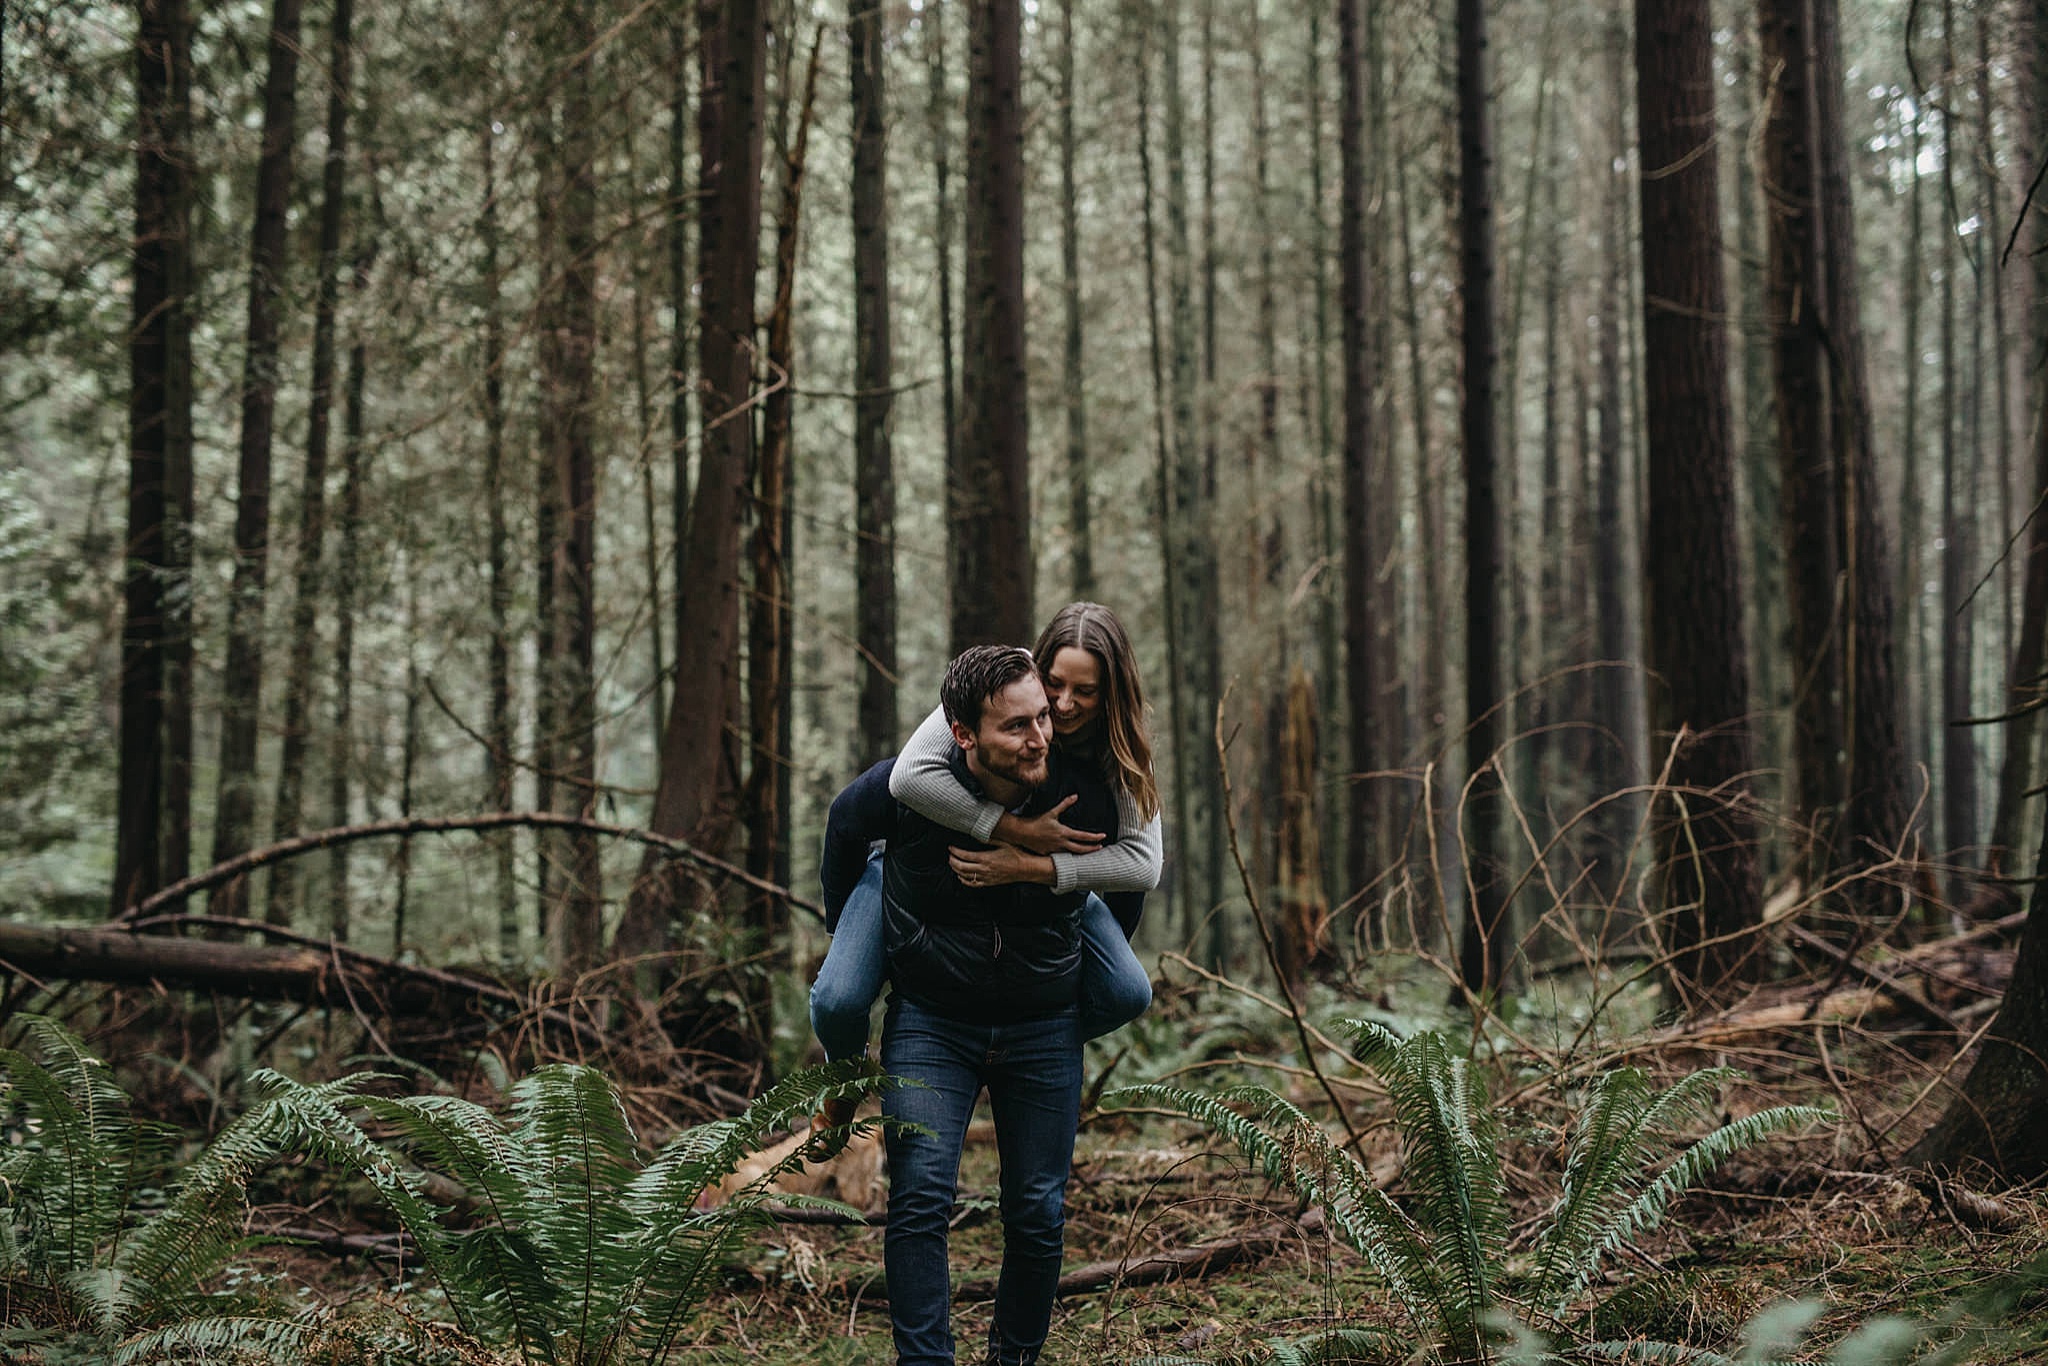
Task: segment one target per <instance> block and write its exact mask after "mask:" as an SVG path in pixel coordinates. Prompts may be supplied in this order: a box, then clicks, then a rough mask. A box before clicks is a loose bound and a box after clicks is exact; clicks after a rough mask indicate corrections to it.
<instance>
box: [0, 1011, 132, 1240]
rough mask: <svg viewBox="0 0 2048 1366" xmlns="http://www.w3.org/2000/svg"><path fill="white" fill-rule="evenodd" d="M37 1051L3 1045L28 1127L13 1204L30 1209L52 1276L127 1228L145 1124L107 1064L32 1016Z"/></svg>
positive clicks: (24, 1225)
mask: <svg viewBox="0 0 2048 1366" xmlns="http://www.w3.org/2000/svg"><path fill="white" fill-rule="evenodd" d="M23 1019H24V1021H25V1023H26V1025H27V1030H28V1034H29V1036H30V1038H31V1039H32V1040H33V1041H34V1043H35V1047H36V1052H37V1054H38V1055H39V1056H38V1058H35V1059H31V1058H30V1057H28V1056H27V1055H26V1054H24V1053H22V1052H21V1051H19V1050H17V1049H12V1048H8V1049H0V1071H4V1072H5V1074H6V1079H7V1083H8V1086H7V1089H8V1092H9V1093H10V1094H9V1099H10V1101H11V1102H12V1103H13V1104H14V1105H16V1106H18V1107H19V1109H20V1122H21V1125H22V1128H23V1129H24V1131H25V1132H26V1141H25V1142H24V1144H23V1145H22V1146H23V1150H24V1151H23V1153H22V1155H21V1156H20V1157H19V1158H18V1159H17V1160H16V1161H14V1162H13V1163H11V1164H10V1165H11V1168H12V1169H11V1170H10V1171H9V1173H8V1175H9V1178H10V1182H9V1190H8V1196H7V1199H8V1203H9V1205H10V1206H12V1207H14V1208H15V1209H16V1210H18V1211H19V1212H20V1214H21V1216H22V1218H21V1220H20V1221H19V1225H18V1227H20V1228H21V1231H22V1232H23V1233H24V1234H26V1235H27V1237H26V1239H25V1241H26V1243H27V1245H28V1247H29V1248H30V1249H32V1251H31V1252H30V1254H29V1260H31V1261H46V1262H47V1264H48V1265H47V1270H48V1272H49V1274H50V1275H51V1276H52V1278H56V1277H61V1276H63V1275H65V1274H67V1273H69V1272H72V1271H76V1270H80V1269H82V1268H85V1267H89V1266H91V1265H93V1264H94V1263H95V1261H96V1260H97V1259H98V1256H99V1254H100V1252H101V1249H103V1248H104V1247H106V1246H107V1245H108V1244H110V1243H111V1242H113V1240H114V1239H115V1237H116V1235H117V1234H118V1233H119V1231H120V1227H121V1220H122V1216H123V1214H124V1213H125V1211H126V1209H127V1206H128V1199H129V1194H130V1191H131V1189H132V1180H133V1174H134V1170H135V1167H136V1164H137V1161H138V1158H139V1156H140V1153H139V1149H140V1148H141V1147H142V1145H143V1143H144V1141H145V1131H144V1130H143V1128H142V1127H141V1126H137V1125H136V1124H135V1123H134V1122H133V1121H132V1120H131V1119H130V1117H129V1113H128V1098H127V1096H126V1095H124V1094H123V1093H122V1091H121V1088H120V1087H119V1086H118V1085H117V1084H116V1083H115V1081H114V1079H113V1077H112V1075H111V1073H110V1072H109V1070H108V1068H107V1066H106V1064H105V1063H103V1062H101V1061H100V1060H99V1059H98V1058H95V1057H94V1056H93V1055H92V1054H91V1053H89V1052H87V1051H86V1048H85V1045H84V1044H83V1043H81V1042H80V1041H79V1039H78V1037H77V1036H76V1035H74V1034H73V1033H71V1031H70V1030H68V1029H66V1028H64V1026H63V1025H61V1024H59V1023H57V1022H56V1021H55V1020H52V1019H49V1018H47V1017H46V1016H41V1015H26V1016H24V1017H23Z"/></svg>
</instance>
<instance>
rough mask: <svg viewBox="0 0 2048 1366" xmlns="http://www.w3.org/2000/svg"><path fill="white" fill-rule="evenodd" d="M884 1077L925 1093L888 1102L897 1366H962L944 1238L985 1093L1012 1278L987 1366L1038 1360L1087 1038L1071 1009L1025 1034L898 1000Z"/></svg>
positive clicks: (885, 1255)
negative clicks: (971, 1124)
mask: <svg viewBox="0 0 2048 1366" xmlns="http://www.w3.org/2000/svg"><path fill="white" fill-rule="evenodd" d="M882 1066H883V1068H884V1069H885V1070H887V1071H888V1072H889V1073H890V1075H892V1076H898V1077H904V1078H908V1079H909V1080H910V1081H912V1082H914V1083H917V1084H915V1085H911V1086H899V1087H896V1088H894V1089H892V1090H890V1091H887V1092H885V1093H884V1094H883V1096H882V1113H883V1114H884V1115H886V1116H888V1117H889V1118H890V1119H892V1120H898V1121H905V1122H908V1123H912V1124H918V1125H922V1126H923V1127H924V1128H925V1129H927V1130H929V1131H930V1132H929V1133H908V1132H905V1130H904V1129H903V1128H902V1127H900V1126H899V1125H891V1126H890V1127H889V1129H888V1131H887V1133H888V1138H887V1142H888V1149H889V1232H888V1237H887V1238H886V1240H885V1241H884V1242H883V1244H882V1261H883V1266H884V1269H885V1270H886V1272H887V1276H888V1283H889V1319H890V1322H891V1324H892V1326H893V1327H894V1329H895V1337H896V1362H897V1366H952V1361H953V1324H952V1303H953V1295H952V1279H951V1270H950V1267H949V1265H948V1263H947V1246H946V1234H947V1228H948V1225H949V1223H950V1221H951V1219H952V1216H953V1198H954V1194H955V1191H956V1188H957V1187H958V1185H959V1179H960V1149H961V1146H962V1144H963V1143H964V1142H965V1140H966V1137H967V1121H968V1118H969V1117H970V1116H971V1115H972V1114H973V1113H974V1100H975V1097H976V1095H977V1094H979V1093H980V1091H981V1088H982V1087H984V1086H986V1087H987V1088H988V1101H989V1109H990V1111H991V1112H992V1114H993V1116H994V1119H995V1128H996V1153H997V1156H998V1157H999V1158H1000V1159H1001V1161H1002V1165H1003V1172H1002V1214H1003V1270H1002V1274H1001V1276H1000V1277H998V1279H997V1281H996V1303H995V1318H994V1320H993V1321H992V1322H991V1323H990V1325H989V1334H988V1351H989V1356H988V1359H989V1360H990V1361H993V1362H997V1363H1000V1364H1001V1366H1030V1364H1031V1363H1032V1362H1035V1361H1037V1360H1038V1353H1039V1351H1040V1349H1041V1348H1043V1347H1044V1345H1045V1335H1046V1330H1047V1328H1048V1326H1049V1325H1050V1323H1051V1321H1052V1301H1053V1295H1054V1293H1055V1292H1056V1291H1057V1290H1058V1288H1059V1279H1060V1255H1061V1252H1062V1249H1063V1241H1064V1237H1065V1232H1066V1219H1067V1214H1066V1190H1067V1171H1068V1168H1069V1167H1070V1166H1071V1165H1072V1163H1073V1158H1074V1128H1075V1125H1076V1124H1077V1123H1078V1122H1079V1118H1080V1109H1081V1039H1080V1035H1079V1034H1078V1033H1077V1032H1076V1028H1075V1017H1074V1014H1073V1012H1071V1011H1068V1012H1065V1013H1062V1014H1059V1015H1049V1016H1041V1017H1039V1018H1038V1019H1034V1020H1024V1021H1020V1022H1018V1023H1016V1024H1005V1025H972V1024H966V1023H963V1022H962V1021H959V1020H954V1019H952V1018H950V1017H948V1016H944V1015H939V1014H936V1013H934V1012H932V1011H929V1010H925V1009H923V1008H922V1007H920V1006H918V1005H916V1004H915V1003H913V1002H911V1001H907V1000H905V999H904V998H903V997H901V996H898V997H896V998H894V999H893V1000H891V1001H890V1003H889V1013H888V1018H887V1022H886V1023H885V1024H884V1025H883V1027H882Z"/></svg>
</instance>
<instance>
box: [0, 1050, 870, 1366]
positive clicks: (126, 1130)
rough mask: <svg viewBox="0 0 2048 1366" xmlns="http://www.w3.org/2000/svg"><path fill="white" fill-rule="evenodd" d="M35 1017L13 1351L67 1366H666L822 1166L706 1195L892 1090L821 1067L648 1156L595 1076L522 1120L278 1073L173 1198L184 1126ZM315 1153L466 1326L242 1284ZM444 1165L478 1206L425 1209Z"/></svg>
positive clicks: (0, 1171)
mask: <svg viewBox="0 0 2048 1366" xmlns="http://www.w3.org/2000/svg"><path fill="white" fill-rule="evenodd" d="M22 1018H24V1020H25V1026H26V1033H27V1036H28V1040H29V1041H30V1044H31V1046H32V1048H33V1050H34V1053H35V1056H30V1054H29V1053H28V1052H24V1051H22V1050H21V1049H15V1048H0V1079H4V1091H0V1122H4V1126H5V1130H6V1133H5V1137H6V1139H7V1140H8V1142H7V1143H6V1145H5V1146H4V1147H0V1295H4V1306H0V1352H4V1351H5V1350H6V1349H10V1348H22V1349H32V1350H33V1351H34V1353H35V1358H34V1359H37V1360H40V1361H43V1362H46V1363H52V1366H54V1363H58V1362H69V1361H79V1362H85V1361H91V1362H105V1361H110V1360H111V1361H114V1362H117V1363H131V1362H132V1363H143V1362H173V1361H176V1362H222V1361H241V1360H249V1361H282V1362H293V1363H298V1362H305V1361H311V1360H319V1361H328V1362H336V1363H342V1362H365V1363H368V1362H406V1363H430V1362H446V1363H474V1362H487V1361H491V1362H502V1361H506V1360H515V1361H520V1362H548V1363H564V1364H565V1366H604V1364H605V1363H610V1362H616V1361H621V1360H627V1359H632V1360H640V1359H643V1356H644V1359H648V1360H655V1361H659V1360H663V1359H665V1358H666V1357H667V1356H668V1355H669V1353H670V1351H671V1349H672V1348H673V1345H674V1342H675V1338H676V1335H677V1334H678V1332H679V1331H680V1330H681V1329H682V1327H683V1326H684V1324H685V1323H686V1322H687V1321H688V1320H689V1318H690V1316H691V1314H692V1313H693V1312H694V1311H695V1310H696V1309H697V1307H698V1306H699V1305H700V1304H701V1303H702V1301H703V1299H704V1296H705V1295H706V1294H707V1293H708V1292H709V1291H710V1289H711V1288H712V1287H713V1285H714V1284H715V1281H716V1278H717V1277H718V1275H719V1273H720V1271H721V1270H722V1268H723V1266H724V1264H725V1262H726V1260H727V1258H728V1257H729V1255H730V1254H731V1253H732V1252H733V1251H734V1250H735V1249H736V1248H737V1247H738V1245H739V1244H740V1243H741V1242H742V1241H743V1240H744V1239H745V1238H746V1237H747V1236H748V1235H749V1234H750V1233H751V1232H752V1231H753V1230H755V1229H757V1228H759V1227H760V1226H762V1225H763V1224H765V1223H766V1222H767V1221H768V1217H769V1216H768V1214H767V1212H766V1210H765V1209H764V1208H763V1206H764V1202H765V1200H766V1198H767V1193H766V1191H767V1186H768V1184H769V1182H771V1181H773V1180H774V1178H775V1177H776V1176H778V1175H780V1174H781V1173H782V1171H784V1170H786V1169H788V1168H790V1167H793V1166H795V1165H797V1164H798V1163H800V1162H801V1160H802V1159H801V1157H800V1156H793V1157H792V1158H791V1159H789V1160H788V1161H787V1162H785V1163H783V1164H782V1165H781V1166H779V1167H776V1168H772V1169H770V1170H768V1171H766V1172H764V1173H762V1174H761V1175H760V1176H759V1177H758V1178H756V1179H755V1180H754V1181H753V1182H751V1183H750V1184H748V1185H747V1186H746V1187H744V1188H743V1189H741V1190H740V1191H738V1192H737V1193H736V1194H734V1195H733V1196H732V1197H731V1198H730V1199H728V1200H727V1201H726V1202H725V1203H723V1204H721V1205H719V1206H717V1207H716V1208H707V1209H701V1210H700V1209H698V1208H697V1207H696V1206H697V1201H698V1198H699V1197H700V1196H701V1195H703V1194H704V1192H705V1191H706V1190H707V1189H709V1188H710V1187H712V1186H714V1185H716V1184H717V1183H718V1182H720V1181H721V1180H722V1179H723V1178H724V1177H726V1176H727V1175H729V1174H730V1173H731V1172H732V1171H733V1170H734V1169H735V1168H736V1167H738V1165H739V1164H740V1163H741V1161H743V1160H744V1159H745V1158H747V1157H748V1156H750V1155H751V1154H752V1153H754V1152H755V1151H756V1150H757V1149H758V1148H759V1147H760V1146H761V1144H762V1140H763V1139H764V1138H765V1137H766V1136H768V1135H769V1134H771V1133H773V1132H775V1131H776V1130H778V1129H780V1128H782V1127H784V1126H786V1125H787V1124H788V1123H789V1122H790V1121H791V1120H792V1119H793V1118H795V1117H797V1116H800V1115H806V1114H808V1113H809V1112H810V1111H811V1110H812V1109H813V1108H815V1107H816V1106H817V1104H818V1103H819V1102H820V1101H821V1100H822V1099H824V1098H825V1097H828V1096H829V1097H844V1098H853V1097H858V1096H861V1095H864V1094H866V1093H868V1092H870V1091H873V1090H875V1089H876V1088H877V1087H878V1086H879V1085H881V1084H882V1079H881V1077H880V1074H879V1072H878V1070H877V1069H875V1068H874V1066H873V1065H872V1064H868V1063H862V1062H847V1063H839V1064H832V1065H829V1066H825V1067H818V1068H813V1069H810V1070H808V1071H805V1072H800V1073H797V1074H795V1075H793V1076H791V1077H790V1078H788V1079H787V1080H786V1081H783V1082H782V1083H780V1084H779V1085H777V1086H775V1087H773V1088H771V1089H770V1090H769V1091H768V1092H766V1093H765V1094H763V1095H762V1096H761V1097H760V1098H759V1099H757V1100H755V1101H754V1102H753V1103H752V1104H751V1105H749V1106H748V1107H747V1109H746V1110H745V1111H744V1112H742V1113H741V1114H740V1115H738V1116H735V1117H734V1118H731V1119H726V1120H720V1121H717V1122H714V1123H710V1124H704V1125H699V1126H697V1127H696V1128H693V1129H689V1130H686V1131H685V1132H683V1133H681V1134H679V1135H677V1136H676V1137H675V1138H674V1139H673V1140H671V1141H670V1142H668V1143H667V1144H665V1145H664V1146H663V1147H662V1148H661V1149H660V1151H659V1152H657V1153H655V1154H654V1156H653V1157H652V1158H651V1159H647V1160H645V1161H643V1160H642V1158H641V1155H640V1154H641V1149H640V1145H639V1142H638V1139H637V1138H636V1136H635V1134H634V1132H633V1129H632V1126H631V1124H630V1123H629V1122H628V1120H627V1117H626V1112H625V1108H624V1106H623V1104H622V1103H621V1101H620V1097H619V1094H618V1092H617V1090H616V1089H615V1088H614V1087H613V1086H612V1084H611V1083H610V1082H609V1081H608V1080H607V1079H606V1078H605V1077H604V1076H603V1075H602V1074H600V1073H598V1072H596V1071H595V1070H593V1069H591V1068H587V1067H579V1066H569V1065H558V1066H549V1067H543V1068H540V1069H538V1070H537V1071H535V1072H534V1073H533V1074H531V1075H530V1076H528V1077H526V1078H524V1079H523V1080H521V1081H520V1082H518V1083H517V1084H516V1085H514V1086H513V1087H512V1090H511V1094H510V1105H509V1106H508V1108H507V1110H506V1111H505V1112H504V1113H502V1114H500V1113H497V1112H494V1111H492V1110H489V1109H487V1108H485V1107H483V1106H481V1105H477V1104H475V1103H473V1102H470V1101H467V1100H462V1099H459V1098H456V1097H453V1096H440V1095H427V1096H409V1097H391V1096H387V1095H380V1094H375V1093H374V1092H373V1090H372V1088H374V1087H378V1086H381V1085H383V1084H385V1083H386V1082H388V1080H389V1079H388V1078H384V1077H380V1076H377V1075H375V1074H361V1075H356V1076H350V1077H344V1078H341V1079H339V1080H336V1081H331V1082H326V1083H322V1084H319V1085H307V1084H304V1083H301V1082H296V1081H293V1080H291V1079H290V1078H287V1077H284V1076H281V1075H279V1074H277V1073H275V1072H270V1071H267V1070H266V1071H259V1072H257V1073H255V1074H253V1075H252V1077H251V1078H250V1086H249V1091H250V1094H252V1095H253V1096H254V1102H253V1103H252V1104H251V1105H250V1107H249V1108H248V1109H247V1110H246V1111H245V1112H244V1113H243V1114H242V1115H240V1116H239V1117H238V1118H236V1119H235V1120H234V1121H233V1122H232V1123H231V1124H229V1125H228V1126H227V1127H226V1128H225V1129H223V1130H222V1131H221V1132H220V1134H219V1135H217V1136H216V1137H215V1138H214V1139H213V1140H212V1141H211V1142H210V1143H208V1144H207V1145H206V1146H205V1147H204V1148H203V1149H201V1150H200V1151H199V1153H198V1154H197V1155H196V1156H194V1157H193V1158H192V1159H191V1160H190V1161H189V1162H187V1163H186V1164H185V1165H184V1167H183V1169H182V1171H180V1172H179V1173H178V1174H177V1178H176V1180H175V1182H174V1183H173V1182H169V1181H167V1180H166V1172H167V1170H168V1168H169V1165H170V1154H171V1152H172V1150H173V1144H174V1135H173V1134H171V1133H170V1132H169V1131H168V1130H166V1129H164V1128H163V1127H161V1126H157V1125H152V1124H148V1123H144V1122H141V1121H138V1120H137V1119H136V1118H135V1117H134V1116H133V1115H132V1114H131V1112H130V1108H129V1105H128V1101H127V1097H126V1095H125V1094H124V1093H123V1092H122V1090H121V1088H120V1087H119V1086H118V1085H117V1084H116V1083H115V1081H114V1080H113V1078H112V1076H111V1074H110V1072H109V1070H108V1068H107V1067H106V1065H105V1064H104V1063H103V1062H101V1061H100V1060H99V1059H97V1058H95V1057H93V1056H92V1055H91V1054H90V1053H89V1052H88V1051H87V1050H86V1049H85V1048H84V1046H83V1045H82V1044H81V1043H80V1041H79V1040H78V1039H77V1038H76V1037H75V1036H74V1035H72V1034H71V1033H70V1032H69V1031H68V1030H66V1029H64V1028H63V1027H62V1026H61V1025H59V1024H57V1023H56V1022H54V1021H52V1020H48V1019H45V1018H41V1017H22ZM877 1122H878V1121H872V1120H868V1121H861V1122H860V1123H859V1125H857V1126H856V1127H872V1126H873V1125H874V1124H875V1123H877ZM303 1159H311V1160H313V1161H314V1162H317V1163H320V1164H323V1165H325V1166H326V1167H328V1168H330V1169H333V1170H334V1171H336V1172H339V1173H346V1174H349V1175H352V1176H355V1177H359V1178H361V1179H362V1180H364V1181H366V1182H367V1183H368V1185H369V1186H370V1187H371V1188H372V1189H373V1190H374V1191H375V1192H376V1195H377V1197H378V1198H379V1199H380V1200H381V1201H382V1202H383V1203H384V1204H385V1205H386V1206H387V1207H388V1208H389V1209H390V1211H391V1212H392V1214H393V1215H394V1216H395V1218H396V1219H397V1222H398V1224H399V1226H400V1228H401V1229H402V1230H403V1233H404V1237H405V1239H406V1243H407V1245H408V1246H407V1248H406V1252H405V1257H406V1260H408V1261H415V1260H416V1261H417V1263H418V1264H419V1265H420V1266H421V1267H422V1268H423V1269H424V1271H425V1272H426V1273H427V1275H428V1276H429V1277H430V1278H431V1281H432V1283H433V1287H434V1290H435V1291H436V1292H437V1294H438V1298H439V1300H440V1301H441V1302H442V1303H445V1306H446V1311H447V1315H448V1316H449V1317H451V1318H452V1319H453V1323H452V1324H450V1323H446V1322H441V1321H438V1320H439V1318H440V1316H439V1315H437V1314H434V1313H431V1312H427V1311H428V1309H429V1307H430V1306H431V1304H432V1298H431V1297H421V1296H415V1297H414V1298H413V1299H412V1300H411V1301H410V1302H399V1303H389V1302H385V1303H379V1304H374V1305H370V1306H367V1307H359V1308H358V1309H357V1310H355V1311H351V1312H344V1313H336V1312H331V1311H327V1310H325V1309H308V1308H307V1307H305V1306H303V1305H300V1304H298V1303H295V1302H293V1301H291V1300H290V1299H289V1298H287V1297H285V1296H283V1295H281V1294H279V1293H277V1292H276V1291H275V1290H274V1289H271V1288H270V1287H269V1286H268V1285H266V1283H265V1279H264V1278H263V1277H261V1276H259V1275H253V1274H247V1272H246V1270H245V1271H244V1273H243V1274H233V1273H234V1272H235V1270H236V1268H235V1267H234V1265H232V1264H233V1263H234V1262H235V1260H236V1258H237V1257H238V1256H239V1255H240V1254H243V1253H245V1252H247V1251H248V1250H249V1249H250V1247H251V1245H252V1240H251V1239H250V1238H249V1237H248V1235H247V1233H246V1231H245V1226H246V1221H247V1214H248V1194H247V1193H248V1188H249V1185H250V1184H251V1182H252V1181H253V1180H255V1179H256V1178H257V1177H258V1176H259V1175H260V1174H262V1173H264V1172H265V1171H266V1170H267V1169H269V1168H272V1167H274V1166H278V1165H281V1164H283V1163H285V1162H288V1161H299V1160H303ZM430 1171H431V1172H435V1173H438V1174H439V1175H441V1176H444V1177H446V1178H449V1179H451V1180H453V1181H454V1182H457V1183H459V1184H460V1186H461V1188H462V1190H463V1192H464V1193H465V1196H466V1198H465V1200H464V1201H463V1206H464V1207H463V1209H462V1210H460V1211H459V1212H458V1211H456V1210H455V1209H453V1208H451V1207H450V1206H449V1205H448V1204H446V1203H441V1202H437V1201H436V1200H434V1199H432V1198H430V1197H429V1196H428V1194H427V1192H428V1190H429V1189H430V1188H433V1185H434V1183H432V1182H431V1181H430V1178H429V1176H428V1173H429V1172H430ZM777 1198H778V1199H779V1200H781V1201H782V1202H784V1203H787V1204H791V1205H802V1206H810V1207H824V1208H831V1209H839V1210H842V1211H845V1207H844V1206H842V1205H839V1204H838V1203H837V1202H835V1201H829V1200H822V1199H817V1198H814V1197H799V1196H792V1195H783V1194H778V1196H777ZM845 1212H848V1213H851V1212H852V1211H845Z"/></svg>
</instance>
